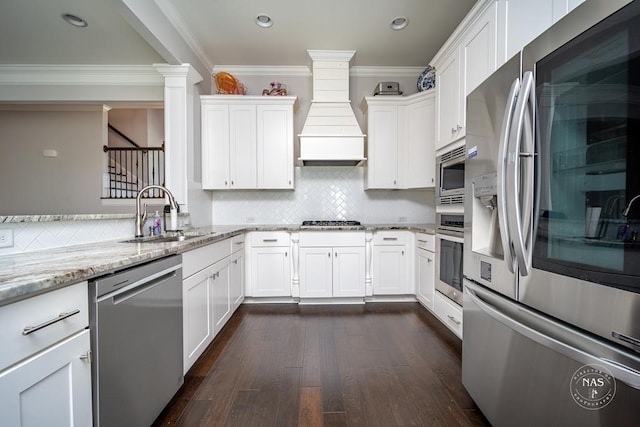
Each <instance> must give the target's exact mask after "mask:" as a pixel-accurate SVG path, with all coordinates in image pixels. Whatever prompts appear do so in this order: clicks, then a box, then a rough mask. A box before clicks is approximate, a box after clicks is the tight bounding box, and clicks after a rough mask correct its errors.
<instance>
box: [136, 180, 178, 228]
mask: <svg viewBox="0 0 640 427" xmlns="http://www.w3.org/2000/svg"><path fill="white" fill-rule="evenodd" d="M151 188H157V189H159V190H162V191H164V194H166V195H167V197H168V198H169V206H170V208H171V211H172V212H174V211H175V212H177V211H178V203H177V202H176V199H175V197H173V194H171V192H170V191H169V190H168V189H167V188H166V187H163V186H162V185H147V186H146V187H144V188H143V189H142V190H140V192H139V193H138V195H137V196H136V237H144V232H143V230H142V229H143V228H144V223H145V222H146V220H147V204H146V203H145V204H144V210H142V209H140V201H141V197H142V195H143V194H144V192H145V191H147V190H149V189H151ZM140 211H142V213H141V212H140Z"/></svg>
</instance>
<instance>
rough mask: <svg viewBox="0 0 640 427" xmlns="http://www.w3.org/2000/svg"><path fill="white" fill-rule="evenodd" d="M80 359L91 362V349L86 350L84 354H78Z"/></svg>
mask: <svg viewBox="0 0 640 427" xmlns="http://www.w3.org/2000/svg"><path fill="white" fill-rule="evenodd" d="M78 358H79V359H80V360H84V361H85V362H87V363H91V350H87V352H86V353H85V354H81V355H80V356H78Z"/></svg>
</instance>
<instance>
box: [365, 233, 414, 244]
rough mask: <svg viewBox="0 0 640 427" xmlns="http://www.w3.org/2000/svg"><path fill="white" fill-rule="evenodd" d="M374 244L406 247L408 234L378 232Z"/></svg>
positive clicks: (374, 235) (374, 237)
mask: <svg viewBox="0 0 640 427" xmlns="http://www.w3.org/2000/svg"><path fill="white" fill-rule="evenodd" d="M372 242H373V244H374V245H404V244H405V242H406V234H405V233H404V232H402V231H377V232H375V233H374V234H373V240H372Z"/></svg>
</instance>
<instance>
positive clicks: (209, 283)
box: [182, 235, 245, 373]
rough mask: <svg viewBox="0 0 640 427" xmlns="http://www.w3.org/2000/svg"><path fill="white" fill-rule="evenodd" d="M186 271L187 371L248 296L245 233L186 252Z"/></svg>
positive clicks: (185, 352) (184, 262) (183, 315)
mask: <svg viewBox="0 0 640 427" xmlns="http://www.w3.org/2000/svg"><path fill="white" fill-rule="evenodd" d="M182 274H183V278H184V279H183V282H182V303H183V306H182V321H183V324H182V328H183V369H184V372H185V373H186V372H187V371H188V370H189V368H191V366H192V365H193V363H194V362H195V361H196V360H197V359H198V358H199V357H200V355H202V353H203V352H204V350H205V349H206V348H207V346H208V345H209V344H210V343H211V342H212V341H213V339H214V338H215V336H216V335H217V334H218V332H220V330H221V329H222V327H223V326H224V325H225V324H226V323H227V321H228V320H229V319H230V318H231V316H232V315H233V312H234V311H235V310H236V309H237V308H238V306H239V305H240V304H241V303H242V301H243V299H244V286H245V285H244V235H239V236H235V237H232V238H229V239H225V240H222V241H220V242H216V243H213V244H210V245H207V246H203V247H200V248H197V249H193V250H191V251H187V252H185V253H183V254H182Z"/></svg>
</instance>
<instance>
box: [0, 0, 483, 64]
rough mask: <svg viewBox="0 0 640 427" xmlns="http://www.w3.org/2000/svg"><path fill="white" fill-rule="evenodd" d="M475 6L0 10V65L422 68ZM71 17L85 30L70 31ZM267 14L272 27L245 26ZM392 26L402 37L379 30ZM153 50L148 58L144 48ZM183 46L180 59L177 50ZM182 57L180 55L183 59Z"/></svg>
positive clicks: (132, 0) (94, 0)
mask: <svg viewBox="0 0 640 427" xmlns="http://www.w3.org/2000/svg"><path fill="white" fill-rule="evenodd" d="M474 3H475V0H322V1H310V0H269V1H265V0H28V1H25V0H2V5H0V39H2V40H3V43H0V64H120V65H134V64H151V63H157V62H169V63H177V62H191V63H193V62H194V59H197V60H199V61H200V65H201V66H203V67H204V68H207V69H208V70H209V71H211V70H212V69H213V67H214V66H217V65H292V66H299V65H307V64H308V56H307V52H306V51H307V49H346V50H356V51H357V53H356V56H355V58H354V61H353V63H352V65H359V66H412V67H414V66H423V65H427V63H428V61H429V60H430V59H431V58H432V57H433V56H434V55H435V54H436V52H437V51H438V49H439V48H440V46H442V44H443V43H444V41H445V40H446V39H447V38H448V37H449V35H450V34H451V32H452V31H453V30H454V29H455V27H456V26H457V25H458V23H459V22H460V21H461V20H462V19H463V17H464V16H465V15H466V13H467V12H468V11H469V10H470V9H471V7H472V6H473V4H474ZM63 13H72V14H75V15H78V16H80V17H82V18H84V19H85V20H86V21H87V22H88V24H89V25H88V27H86V28H76V27H73V26H71V25H69V24H67V23H65V22H64V21H63V20H62V19H61V14H63ZM261 13H264V14H268V15H270V16H271V18H272V19H273V23H274V25H273V27H271V28H268V29H263V28H260V27H258V26H257V25H256V24H255V22H254V19H255V17H256V16H257V15H258V14H261ZM397 16H405V17H407V18H408V19H409V25H408V27H407V28H405V29H404V30H401V31H394V30H391V29H390V28H389V23H390V22H391V20H392V19H393V18H395V17H397ZM151 46H153V48H152V47H151ZM185 46H186V47H187V49H185ZM186 50H189V53H188V54H187V53H185V52H186Z"/></svg>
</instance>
